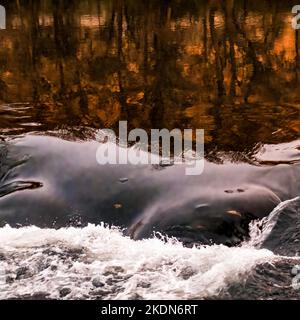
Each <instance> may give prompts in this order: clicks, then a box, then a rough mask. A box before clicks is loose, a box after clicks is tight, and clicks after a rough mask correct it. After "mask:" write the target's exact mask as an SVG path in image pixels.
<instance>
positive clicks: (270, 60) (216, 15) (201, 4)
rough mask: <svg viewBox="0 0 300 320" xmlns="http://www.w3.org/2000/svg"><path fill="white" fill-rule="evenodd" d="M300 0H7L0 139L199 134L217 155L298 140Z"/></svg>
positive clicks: (0, 60)
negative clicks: (126, 127) (121, 128)
mask: <svg viewBox="0 0 300 320" xmlns="http://www.w3.org/2000/svg"><path fill="white" fill-rule="evenodd" d="M294 4H296V2H295V1H284V2H283V1H281V2H279V1H272V2H270V1H267V0H259V1H256V0H255V1H246V0H244V1H243V0H236V1H234V0H226V1H217V0H211V1H195V0H194V1H193V0H177V1H175V0H174V1H173V0H168V1H167V0H165V1H158V0H153V1H145V2H144V1H130V0H81V1H70V0H68V1H67V0H66V1H63V0H62V1H57V0H36V1H25V0H24V1H22V0H21V1H17V0H11V1H10V2H9V3H8V2H6V8H7V30H1V31H0V41H1V47H0V72H1V73H0V102H1V106H0V114H1V118H0V128H1V132H2V133H3V134H12V133H20V132H29V131H37V130H43V131H44V130H54V129H63V128H75V127H76V128H78V127H80V128H84V127H92V128H103V127H112V128H116V127H117V126H118V121H119V120H128V121H129V124H130V127H132V128H136V127H139V128H145V129H150V128H164V127H165V128H168V129H172V128H175V127H176V128H182V129H183V128H203V129H205V130H206V150H207V151H208V152H209V154H210V155H211V157H212V158H215V157H216V155H217V154H219V153H220V152H233V153H234V155H235V157H237V159H238V158H239V157H245V155H246V156H247V155H249V154H250V155H251V154H252V153H253V151H254V150H256V149H257V148H258V147H259V146H260V145H261V144H266V143H267V144H277V143H282V142H290V141H292V140H296V139H298V138H299V134H300V117H299V112H300V90H299V89H300V82H299V81H300V79H299V76H300V46H299V44H300V35H299V32H298V31H295V30H294V29H292V27H291V18H292V14H291V8H292V6H293V5H294Z"/></svg>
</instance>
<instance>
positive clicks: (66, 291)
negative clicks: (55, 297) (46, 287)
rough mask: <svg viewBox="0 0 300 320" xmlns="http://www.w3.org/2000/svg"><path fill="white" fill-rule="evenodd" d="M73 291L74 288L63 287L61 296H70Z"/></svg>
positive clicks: (60, 291)
mask: <svg viewBox="0 0 300 320" xmlns="http://www.w3.org/2000/svg"><path fill="white" fill-rule="evenodd" d="M71 292H72V290H71V289H70V288H62V289H60V290H59V296H60V298H64V297H66V296H68V295H69V294H70V293H71Z"/></svg>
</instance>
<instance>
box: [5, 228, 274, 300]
mask: <svg viewBox="0 0 300 320" xmlns="http://www.w3.org/2000/svg"><path fill="white" fill-rule="evenodd" d="M74 252H75V254H74ZM76 252H77V255H76ZM1 253H2V255H3V254H4V256H5V259H4V260H3V259H2V261H1V259H0V269H1V268H2V271H3V272H4V273H5V277H7V276H10V277H11V278H13V279H14V278H16V274H17V272H18V268H20V267H28V268H29V270H28V271H27V276H25V278H24V276H22V275H21V277H20V279H19V280H15V281H13V283H12V284H7V283H5V282H4V281H2V283H0V298H2V299H3V298H12V297H16V296H19V295H21V296H23V295H31V294H34V293H37V292H47V293H49V294H50V296H49V298H59V289H61V288H64V287H67V288H69V289H71V293H70V294H69V295H68V296H67V298H68V299H70V298H72V299H76V298H86V299H88V298H93V296H92V292H93V290H95V289H93V285H92V281H91V280H92V279H93V278H98V280H99V281H101V282H103V283H105V286H104V287H103V288H101V290H102V291H104V293H103V298H105V299H132V298H134V297H136V296H135V295H136V294H137V295H139V296H140V297H141V298H143V299H193V298H199V299H200V298H205V297H208V296H213V295H216V294H218V293H219V292H220V290H222V289H223V288H226V286H227V285H228V284H229V283H232V282H235V281H241V280H242V279H243V277H246V276H247V274H248V273H249V272H251V270H252V269H253V268H254V267H255V266H256V265H257V264H259V263H264V262H267V261H271V260H273V259H274V258H275V256H274V255H273V253H272V252H270V251H268V250H257V249H254V248H250V247H240V248H228V247H225V246H210V247H199V248H191V249H190V248H184V247H183V246H182V245H181V244H180V243H178V242H176V241H175V240H172V239H171V240H169V241H168V242H167V243H165V242H163V241H162V240H159V239H157V238H156V239H149V240H143V241H133V240H131V239H129V238H127V237H124V236H123V235H122V233H121V231H120V230H118V229H109V228H106V227H104V226H94V225H89V226H87V227H86V228H83V229H75V228H66V229H60V230H49V229H39V228H36V227H28V228H21V229H13V228H11V227H8V226H7V227H5V228H2V229H0V254H1ZM116 266H119V267H122V269H123V271H122V270H121V271H120V270H119V271H120V273H119V274H118V275H117V274H116V273H115V275H112V274H113V272H107V271H109V270H110V269H111V267H116ZM19 270H20V269H19ZM184 272H185V273H186V274H189V275H187V276H186V277H184V276H183V274H184ZM19 273H20V271H19ZM191 274H192V276H191ZM189 276H190V277H189ZM5 277H2V279H4V278H5ZM109 278H112V279H113V281H117V282H116V283H113V284H112V283H110V282H109V281H108V279H109ZM184 278H185V279H184ZM0 281H1V279H0ZM149 285H150V287H149Z"/></svg>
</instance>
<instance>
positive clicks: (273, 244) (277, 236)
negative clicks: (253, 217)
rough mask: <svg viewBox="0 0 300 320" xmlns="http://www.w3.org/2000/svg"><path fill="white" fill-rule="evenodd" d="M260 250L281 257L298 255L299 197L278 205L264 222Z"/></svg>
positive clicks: (299, 236)
mask: <svg viewBox="0 0 300 320" xmlns="http://www.w3.org/2000/svg"><path fill="white" fill-rule="evenodd" d="M262 228H263V231H262V234H261V237H260V243H259V247H260V248H265V249H269V250H271V251H272V252H274V253H275V254H278V255H283V256H290V257H292V256H298V255H299V254H300V246H299V241H300V197H298V198H296V199H293V200H290V201H286V202H284V203H282V204H280V205H279V206H278V207H277V208H276V209H275V210H274V211H273V212H272V213H271V214H270V216H269V217H268V218H267V219H266V220H265V221H264V223H263V227H262Z"/></svg>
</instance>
